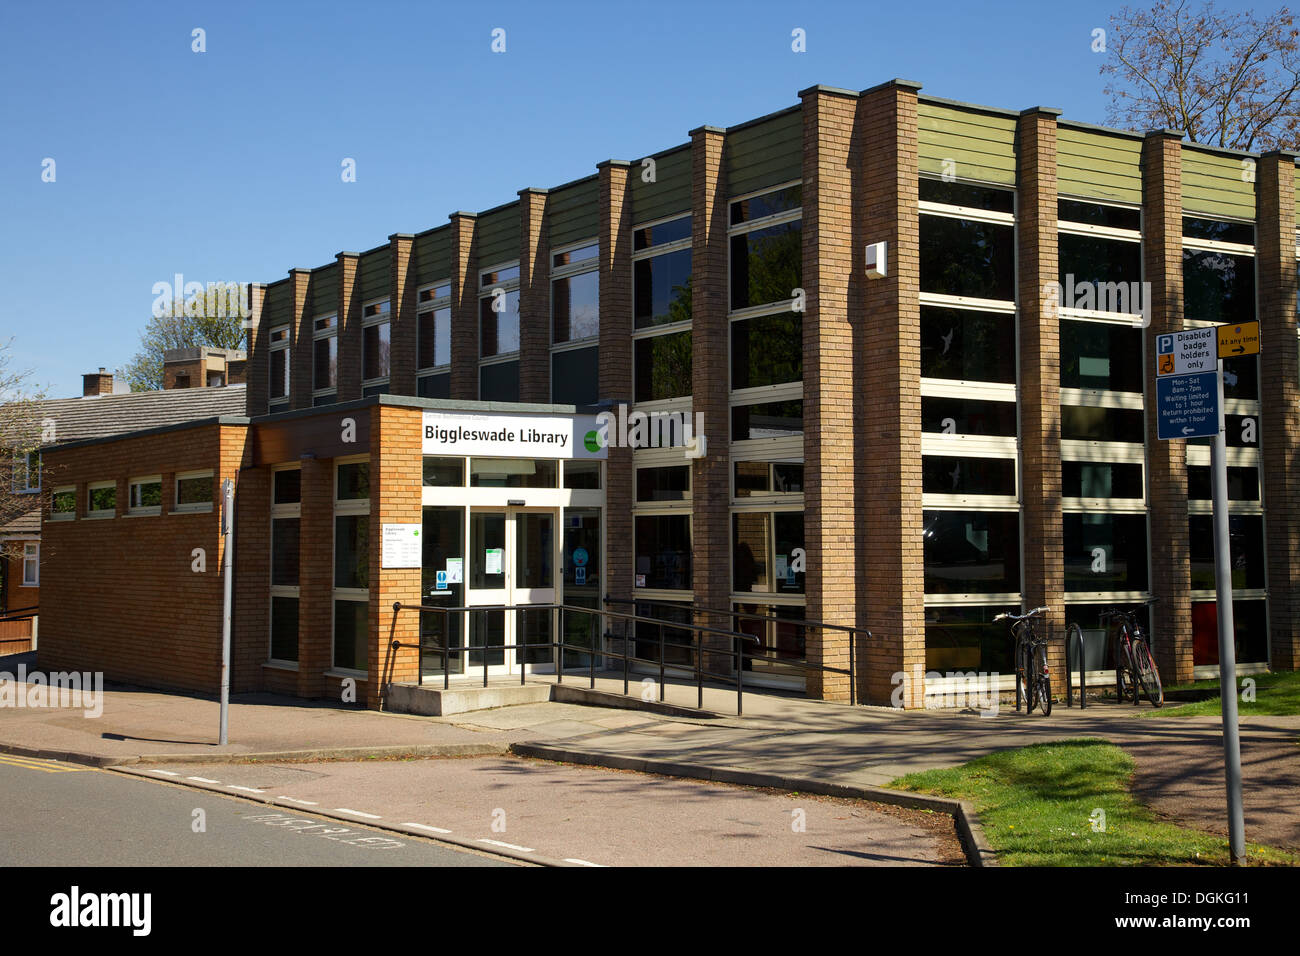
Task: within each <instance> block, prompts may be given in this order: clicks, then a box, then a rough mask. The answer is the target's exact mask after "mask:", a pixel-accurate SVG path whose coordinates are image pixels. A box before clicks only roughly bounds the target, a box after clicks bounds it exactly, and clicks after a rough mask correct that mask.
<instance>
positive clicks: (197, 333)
mask: <svg viewBox="0 0 1300 956" xmlns="http://www.w3.org/2000/svg"><path fill="white" fill-rule="evenodd" d="M214 311H215V310H214ZM195 346H202V347H205V348H219V349H242V348H243V347H244V329H243V322H242V320H241V319H240V317H239V316H238V315H229V316H224V315H215V316H212V315H198V316H194V315H182V316H173V315H163V316H154V317H152V318H150V319H149V322H148V324H147V325H145V327H144V331H143V332H141V333H140V350H139V351H138V352H136V353H135V355H134V356H132V358H131V360H130V361H129V362H127V363H126V366H125V367H124V368H122V369H119V370H118V375H119V376H120V377H121V378H122V379H124V380H125V381H126V383H127V385H128V386H130V388H131V391H133V392H147V391H153V390H157V389H160V388H162V387H163V353H164V352H166V351H168V350H170V349H184V348H193V347H195Z"/></svg>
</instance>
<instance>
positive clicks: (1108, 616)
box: [1101, 607, 1165, 707]
mask: <svg viewBox="0 0 1300 956" xmlns="http://www.w3.org/2000/svg"><path fill="white" fill-rule="evenodd" d="M1101 623H1102V626H1107V625H1110V624H1112V623H1113V624H1115V625H1117V627H1118V630H1119V633H1118V635H1117V637H1116V642H1115V696H1116V698H1117V699H1118V700H1119V701H1120V703H1123V702H1124V700H1125V699H1126V698H1127V697H1128V696H1129V694H1130V693H1131V694H1132V695H1133V706H1134V707H1136V706H1137V703H1138V690H1139V689H1141V692H1142V693H1143V694H1145V695H1146V698H1147V700H1149V701H1151V704H1152V706H1154V707H1161V706H1163V705H1164V702H1165V691H1164V687H1162V686H1161V684H1160V671H1159V669H1158V668H1157V667H1156V659H1155V658H1154V657H1153V656H1152V655H1151V644H1150V641H1149V640H1148V639H1147V636H1146V631H1145V630H1144V629H1143V627H1142V624H1141V622H1139V621H1138V617H1137V612H1136V611H1125V610H1123V609H1122V608H1117V607H1112V608H1107V609H1106V610H1104V611H1102V612H1101Z"/></svg>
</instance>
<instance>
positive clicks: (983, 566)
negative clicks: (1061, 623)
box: [924, 509, 1020, 594]
mask: <svg viewBox="0 0 1300 956" xmlns="http://www.w3.org/2000/svg"><path fill="white" fill-rule="evenodd" d="M924 539H925V591H926V593H927V594H1016V593H1019V592H1020V516H1019V515H1018V514H1016V513H1015V512H1003V511H931V510H928V509H927V510H926V511H925V530H924Z"/></svg>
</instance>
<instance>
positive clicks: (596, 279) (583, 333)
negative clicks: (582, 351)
mask: <svg viewBox="0 0 1300 956" xmlns="http://www.w3.org/2000/svg"><path fill="white" fill-rule="evenodd" d="M551 315H552V317H553V318H552V336H553V338H552V341H554V342H555V344H557V345H558V344H560V343H562V342H574V341H577V340H578V339H589V338H593V337H594V336H597V335H599V334H600V273H598V272H584V273H582V274H581V275H576V276H569V277H568V278H567V279H556V280H555V281H554V282H552V283H551Z"/></svg>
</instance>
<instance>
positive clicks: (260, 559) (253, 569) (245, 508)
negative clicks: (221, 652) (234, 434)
mask: <svg viewBox="0 0 1300 956" xmlns="http://www.w3.org/2000/svg"><path fill="white" fill-rule="evenodd" d="M223 431H228V429H223ZM248 437H249V439H250V444H251V438H252V436H251V435H249V436H248ZM213 492H214V494H216V493H219V492H218V490H217V489H215V488H214V489H213ZM270 514H271V469H270V468H244V469H243V470H242V471H240V472H239V475H238V478H237V480H236V484H235V608H234V614H233V617H232V622H231V626H232V628H233V630H234V634H233V637H232V639H231V670H232V676H231V687H232V688H233V689H234V690H235V691H236V692H238V693H244V692H247V691H254V690H261V689H262V687H263V683H262V664H263V663H264V662H265V661H266V659H267V658H268V657H269V656H270V646H271V588H270V582H271V522H270V517H269V516H270Z"/></svg>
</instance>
